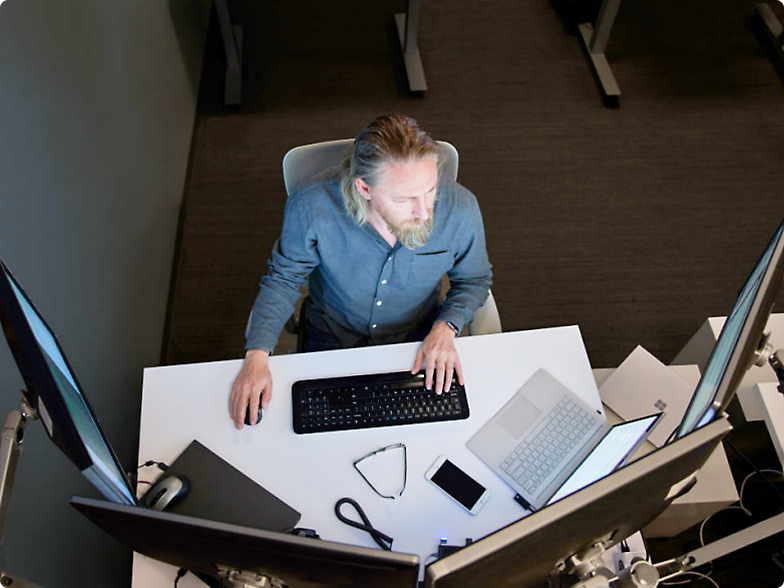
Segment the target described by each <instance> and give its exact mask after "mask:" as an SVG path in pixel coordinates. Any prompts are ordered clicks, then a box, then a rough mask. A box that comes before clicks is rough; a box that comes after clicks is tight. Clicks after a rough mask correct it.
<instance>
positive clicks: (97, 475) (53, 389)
mask: <svg viewBox="0 0 784 588" xmlns="http://www.w3.org/2000/svg"><path fill="white" fill-rule="evenodd" d="M0 322H1V323H2V325H3V332H4V333H5V338H6V340H7V341H8V346H9V347H10V348H11V352H12V354H13V356H14V359H15V360H16V365H17V366H18V367H19V371H20V372H21V374H22V378H23V379H24V382H25V386H26V387H27V390H26V395H27V401H28V403H29V404H30V406H31V407H32V408H34V409H35V410H36V411H37V412H38V415H39V418H40V420H41V422H42V423H43V425H44V428H45V429H46V432H47V434H48V435H49V437H50V438H51V439H52V441H54V443H55V444H56V445H57V447H59V448H60V451H62V452H63V453H64V454H65V455H66V456H67V457H68V459H70V460H71V461H72V462H73V463H74V464H76V467H78V468H79V470H80V471H81V472H82V474H84V476H85V477H86V478H87V479H88V480H89V481H90V482H91V483H92V484H93V486H95V487H96V488H97V489H98V491H99V492H100V493H101V494H103V496H105V497H106V498H107V499H108V500H111V501H113V502H117V503H121V504H136V498H135V495H134V492H133V489H132V487H131V485H130V483H129V482H128V478H127V477H126V475H125V472H124V471H123V469H122V467H121V466H120V462H119V461H118V460H117V457H116V456H115V454H114V451H113V450H112V448H111V446H110V445H109V442H108V441H107V440H106V437H105V436H104V434H103V432H102V431H101V426H100V425H99V423H98V419H97V418H95V414H94V413H93V411H92V410H91V408H90V404H89V403H88V402H87V398H86V397H85V396H84V394H83V393H82V388H81V386H80V385H79V382H78V380H77V379H76V376H75V375H74V373H73V370H72V369H71V366H70V364H69V363H68V360H67V359H66V357H65V353H63V350H62V348H61V347H60V344H59V343H58V341H57V337H56V336H55V334H54V332H53V331H52V330H51V329H50V328H49V326H48V325H47V324H46V321H45V320H44V319H43V317H42V316H41V314H40V313H39V312H38V311H37V310H36V308H35V306H34V305H33V303H32V302H31V301H30V298H29V297H28V296H27V294H25V292H24V290H23V289H22V287H21V286H20V285H19V282H17V281H16V279H15V278H14V276H13V275H12V274H11V272H10V271H9V270H8V267H6V265H5V263H3V261H2V260H0Z"/></svg>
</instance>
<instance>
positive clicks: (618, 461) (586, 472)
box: [547, 413, 662, 504]
mask: <svg viewBox="0 0 784 588" xmlns="http://www.w3.org/2000/svg"><path fill="white" fill-rule="evenodd" d="M661 415H662V413H659V414H654V415H650V416H647V417H642V418H640V419H636V420H633V421H629V422H627V423H621V424H618V425H615V426H614V427H613V428H612V429H610V430H609V431H608V432H607V434H606V435H605V436H604V438H603V439H602V440H601V441H600V442H599V444H598V445H597V446H596V447H594V449H593V451H591V453H589V454H588V456H587V457H586V458H585V459H584V460H583V462H582V463H581V464H580V467H578V468H577V469H576V470H575V471H574V473H573V474H572V475H571V476H569V477H568V478H567V479H566V481H565V482H564V483H563V484H562V485H561V487H560V488H559V489H558V491H557V492H556V493H555V494H554V495H553V497H552V498H550V500H549V501H548V502H547V504H552V503H553V502H556V501H558V500H560V499H561V498H564V497H566V496H569V495H570V494H572V493H574V492H577V491H578V490H582V489H583V488H585V487H586V486H589V485H591V484H593V483H594V482H596V481H597V480H600V479H601V478H603V477H605V476H607V475H609V474H611V473H613V472H614V471H615V469H616V468H618V467H619V466H620V465H623V463H624V460H626V458H627V457H629V456H630V455H631V454H632V452H634V450H635V449H637V447H639V446H640V444H641V443H642V442H643V441H644V440H645V439H646V438H647V437H648V435H649V434H650V432H651V430H653V427H654V426H655V425H656V423H657V422H658V420H659V418H660V417H661Z"/></svg>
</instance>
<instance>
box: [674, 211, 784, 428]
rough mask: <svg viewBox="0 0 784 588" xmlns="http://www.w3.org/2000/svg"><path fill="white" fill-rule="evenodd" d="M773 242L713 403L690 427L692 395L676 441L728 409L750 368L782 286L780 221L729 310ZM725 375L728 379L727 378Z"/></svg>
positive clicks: (718, 342) (783, 226)
mask: <svg viewBox="0 0 784 588" xmlns="http://www.w3.org/2000/svg"><path fill="white" fill-rule="evenodd" d="M776 240H777V241H778V242H777V243H776V244H775V246H774V247H773V252H772V254H771V258H770V261H769V262H768V265H767V267H766V268H765V272H764V273H763V275H762V279H761V280H760V286H759V288H758V290H757V292H756V293H755V295H754V300H753V302H752V304H751V308H750V310H749V313H748V315H747V317H746V319H745V321H744V322H743V327H742V328H741V330H740V334H739V335H738V340H737V341H736V342H735V345H734V347H733V349H732V352H731V354H730V358H729V361H728V362H727V367H726V369H725V370H724V373H723V374H722V375H721V380H720V382H719V385H718V386H717V388H716V391H715V392H714V395H713V400H712V401H711V403H710V404H708V405H706V407H705V408H704V409H703V410H702V411H701V413H700V414H699V417H698V418H696V419H694V420H693V421H692V423H691V425H690V426H689V424H688V423H686V422H685V421H686V415H688V414H689V410H691V408H692V406H693V404H694V402H695V400H696V398H695V396H696V395H692V398H691V401H690V402H689V405H688V407H687V408H686V411H685V412H684V419H683V420H682V421H681V423H680V424H679V425H678V427H677V428H676V429H675V431H674V433H673V438H674V439H679V438H681V437H683V436H684V435H686V434H688V433H690V432H691V431H693V430H694V429H695V428H697V427H699V426H700V424H701V423H703V421H704V420H705V418H706V416H707V415H708V414H709V412H711V411H713V415H715V416H714V417H713V418H716V417H718V416H719V415H721V414H722V413H724V411H726V410H727V407H728V406H729V404H730V402H732V399H733V398H734V397H735V393H736V391H737V389H738V386H739V385H740V383H741V381H742V380H743V377H744V376H745V375H746V371H747V370H748V369H749V368H750V367H751V366H752V364H753V362H754V356H755V353H756V351H757V349H758V348H759V345H760V342H761V341H762V338H763V335H764V332H765V325H766V324H767V322H768V318H769V317H770V314H771V312H772V311H773V307H774V305H775V299H776V296H777V294H778V291H779V288H780V287H781V281H782V274H784V220H782V222H781V223H780V224H779V226H778V228H777V229H776V231H775V232H774V233H773V237H772V238H771V239H770V240H769V241H768V244H767V246H766V247H765V249H764V250H763V252H762V253H761V254H760V256H759V258H758V259H757V263H755V264H754V268H753V269H752V271H751V272H749V277H748V278H747V279H746V280H745V281H744V282H743V285H742V286H741V288H740V289H739V290H738V296H737V297H736V301H735V304H733V306H732V310H734V309H735V308H736V306H737V305H738V298H739V297H740V295H741V294H742V293H743V290H744V289H745V288H746V285H747V284H748V282H749V280H750V279H751V277H752V276H753V275H754V272H755V271H756V270H757V268H758V267H759V265H760V262H761V261H762V259H763V258H764V257H765V255H766V254H767V252H768V250H769V248H770V247H771V245H773V242H774V241H776ZM730 316H731V314H730V315H727V320H729V317H730ZM726 326H727V322H726V321H725V323H724V326H723V327H722V329H721V332H720V333H719V336H718V337H717V338H716V344H715V345H714V346H713V349H712V350H711V353H710V356H709V357H708V361H707V362H706V363H705V367H704V369H703V370H702V377H701V378H700V382H699V383H698V384H697V387H696V388H695V392H696V391H697V390H698V389H699V386H700V385H701V384H702V380H703V379H704V378H705V377H706V374H708V373H709V369H708V367H709V366H710V364H711V361H713V360H714V359H715V357H716V354H717V353H718V352H719V350H720V349H721V343H722V336H729V335H725V333H726V332H727V331H726ZM728 374H729V377H727V375H728Z"/></svg>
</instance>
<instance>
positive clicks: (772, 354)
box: [749, 333, 784, 394]
mask: <svg viewBox="0 0 784 588" xmlns="http://www.w3.org/2000/svg"><path fill="white" fill-rule="evenodd" d="M782 353H784V349H779V350H778V351H775V348H774V347H773V345H772V344H771V343H770V333H765V334H764V335H763V336H762V341H760V344H759V347H757V350H756V351H755V352H754V360H753V365H756V366H759V367H762V366H764V365H765V364H766V363H768V364H770V367H772V368H773V371H774V372H776V377H777V378H778V380H779V392H781V393H782V394H784V355H782ZM749 367H751V366H749Z"/></svg>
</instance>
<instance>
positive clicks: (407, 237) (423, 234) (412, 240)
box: [387, 212, 433, 249]
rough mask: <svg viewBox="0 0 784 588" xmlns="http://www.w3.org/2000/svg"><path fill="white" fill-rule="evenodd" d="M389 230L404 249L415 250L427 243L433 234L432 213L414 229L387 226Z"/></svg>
mask: <svg viewBox="0 0 784 588" xmlns="http://www.w3.org/2000/svg"><path fill="white" fill-rule="evenodd" d="M387 224H388V225H389V223H387ZM389 229H390V230H391V231H392V234H393V235H394V236H395V238H396V239H397V240H398V241H399V242H400V244H401V245H402V246H403V247H405V248H406V249H417V248H418V247H422V246H423V245H424V244H425V243H427V240H428V239H429V238H430V234H431V233H432V232H433V213H432V212H431V213H430V216H429V217H428V219H427V220H426V221H425V222H423V223H421V224H419V225H417V226H415V227H406V226H399V225H389Z"/></svg>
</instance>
